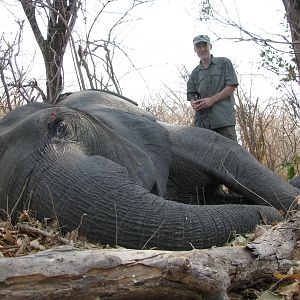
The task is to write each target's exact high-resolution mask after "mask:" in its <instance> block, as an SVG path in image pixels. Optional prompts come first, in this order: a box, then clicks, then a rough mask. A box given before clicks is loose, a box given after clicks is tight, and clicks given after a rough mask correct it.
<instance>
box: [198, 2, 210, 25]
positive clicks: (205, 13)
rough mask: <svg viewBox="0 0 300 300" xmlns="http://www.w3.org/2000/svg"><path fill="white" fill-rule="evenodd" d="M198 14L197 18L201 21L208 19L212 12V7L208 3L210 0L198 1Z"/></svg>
mask: <svg viewBox="0 0 300 300" xmlns="http://www.w3.org/2000/svg"><path fill="white" fill-rule="evenodd" d="M200 7H201V9H200V14H199V20H200V21H201V22H203V21H208V20H209V19H210V18H211V16H212V12H213V7H212V5H211V3H210V0H202V1H201V2H200Z"/></svg>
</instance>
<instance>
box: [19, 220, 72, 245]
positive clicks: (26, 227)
mask: <svg viewBox="0 0 300 300" xmlns="http://www.w3.org/2000/svg"><path fill="white" fill-rule="evenodd" d="M16 226H17V228H18V229H19V230H21V231H25V232H29V233H34V234H39V235H42V236H44V237H46V238H51V239H57V240H58V241H60V242H61V243H63V244H65V245H71V244H72V242H71V241H69V240H67V239H65V238H63V237H60V236H58V235H55V234H52V233H50V232H47V231H44V230H41V229H38V228H35V227H32V226H29V225H27V224H22V223H21V224H17V225H16Z"/></svg>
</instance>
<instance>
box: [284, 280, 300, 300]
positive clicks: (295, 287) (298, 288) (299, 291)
mask: <svg viewBox="0 0 300 300" xmlns="http://www.w3.org/2000/svg"><path fill="white" fill-rule="evenodd" d="M279 294H280V295H282V296H285V300H293V299H294V296H300V282H299V281H296V282H294V283H292V284H289V285H287V286H284V287H282V288H280V291H279Z"/></svg>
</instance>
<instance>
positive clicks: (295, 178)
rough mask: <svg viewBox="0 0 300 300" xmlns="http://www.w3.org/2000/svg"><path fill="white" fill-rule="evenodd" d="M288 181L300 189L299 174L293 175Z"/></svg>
mask: <svg viewBox="0 0 300 300" xmlns="http://www.w3.org/2000/svg"><path fill="white" fill-rule="evenodd" d="M289 183H290V184H291V185H293V186H295V187H297V188H298V189H300V176H295V177H294V178H293V179H291V180H290V181H289Z"/></svg>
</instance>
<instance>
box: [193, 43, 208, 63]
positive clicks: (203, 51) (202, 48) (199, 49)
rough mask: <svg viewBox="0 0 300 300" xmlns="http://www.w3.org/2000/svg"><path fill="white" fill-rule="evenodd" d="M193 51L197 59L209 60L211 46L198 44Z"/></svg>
mask: <svg viewBox="0 0 300 300" xmlns="http://www.w3.org/2000/svg"><path fill="white" fill-rule="evenodd" d="M194 50H195V52H196V53H197V55H198V57H199V58H200V59H201V60H203V59H209V58H210V50H211V44H210V43H206V42H200V43H197V44H196V45H195V46H194Z"/></svg>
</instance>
